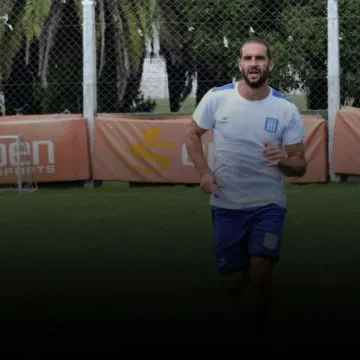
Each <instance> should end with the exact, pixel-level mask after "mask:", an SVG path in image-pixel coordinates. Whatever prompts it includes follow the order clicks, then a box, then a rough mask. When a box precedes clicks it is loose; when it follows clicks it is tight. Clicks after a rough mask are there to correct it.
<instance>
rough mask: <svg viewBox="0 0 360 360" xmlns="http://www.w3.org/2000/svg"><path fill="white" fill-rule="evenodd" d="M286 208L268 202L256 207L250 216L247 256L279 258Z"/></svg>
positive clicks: (275, 259) (277, 259) (274, 260)
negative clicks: (265, 204)
mask: <svg viewBox="0 0 360 360" xmlns="http://www.w3.org/2000/svg"><path fill="white" fill-rule="evenodd" d="M285 217H286V209H284V208H282V207H280V206H278V205H276V204H270V205H267V206H264V207H261V208H258V209H257V210H256V211H255V212H254V213H253V214H252V217H251V222H250V233H249V256H252V257H264V258H268V259H271V260H272V261H273V262H278V261H279V260H280V253H281V248H282V243H283V228H284V221H285Z"/></svg>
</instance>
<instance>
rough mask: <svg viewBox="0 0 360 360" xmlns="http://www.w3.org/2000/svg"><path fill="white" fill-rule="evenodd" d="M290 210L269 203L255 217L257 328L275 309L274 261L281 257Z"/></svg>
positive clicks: (252, 247)
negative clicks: (283, 237) (273, 297)
mask: <svg viewBox="0 0 360 360" xmlns="http://www.w3.org/2000/svg"><path fill="white" fill-rule="evenodd" d="M285 215H286V210H285V209H283V208H281V207H279V206H277V205H269V206H264V207H262V208H259V209H257V210H256V211H255V212H254V213H253V216H252V220H251V233H250V241H249V255H250V264H249V277H250V285H251V288H252V292H253V300H254V302H253V304H254V318H253V325H254V327H255V329H254V330H255V331H257V330H259V331H263V330H264V326H265V325H266V324H267V320H269V315H270V313H271V310H272V280H273V270H274V265H275V263H277V262H278V261H279V258H280V249H281V244H282V233H283V224H284V220H285Z"/></svg>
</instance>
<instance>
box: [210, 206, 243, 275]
mask: <svg viewBox="0 0 360 360" xmlns="http://www.w3.org/2000/svg"><path fill="white" fill-rule="evenodd" d="M212 220H213V226H214V235H215V257H216V267H217V272H218V274H219V275H231V274H234V273H236V272H239V271H243V270H245V269H247V268H248V266H249V256H248V234H249V227H248V224H249V222H248V214H247V212H246V211H242V210H232V209H223V208H217V207H212Z"/></svg>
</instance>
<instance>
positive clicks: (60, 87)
mask: <svg viewBox="0 0 360 360" xmlns="http://www.w3.org/2000/svg"><path fill="white" fill-rule="evenodd" d="M81 17H82V5H81V1H70V0H32V1H29V0H27V1H14V0H2V1H1V2H0V25H1V26H0V46H1V52H0V93H1V95H0V96H1V99H2V101H1V112H2V114H6V115H12V114H43V113H45V114H46V113H61V112H68V111H70V112H81V111H82V22H81Z"/></svg>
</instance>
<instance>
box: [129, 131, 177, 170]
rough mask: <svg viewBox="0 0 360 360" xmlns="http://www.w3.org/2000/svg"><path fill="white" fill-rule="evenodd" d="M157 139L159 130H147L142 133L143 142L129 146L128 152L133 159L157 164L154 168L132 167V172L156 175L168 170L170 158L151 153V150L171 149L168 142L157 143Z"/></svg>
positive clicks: (149, 166)
mask: <svg viewBox="0 0 360 360" xmlns="http://www.w3.org/2000/svg"><path fill="white" fill-rule="evenodd" d="M159 137H160V129H156V128H153V129H149V130H146V131H145V132H144V142H142V143H141V144H138V145H134V146H130V152H131V153H132V155H133V156H134V157H135V158H137V159H140V160H147V161H151V162H155V163H157V166H156V167H154V166H152V165H151V164H148V166H147V167H141V166H132V168H133V169H134V170H136V171H138V172H139V173H156V172H159V171H165V170H167V169H169V168H170V166H171V158H170V157H167V156H165V155H161V154H157V153H154V152H152V150H153V149H171V148H172V147H173V144H172V143H171V142H170V141H158V138H159Z"/></svg>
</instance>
